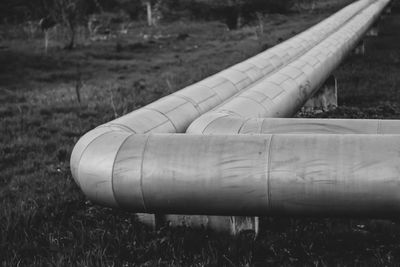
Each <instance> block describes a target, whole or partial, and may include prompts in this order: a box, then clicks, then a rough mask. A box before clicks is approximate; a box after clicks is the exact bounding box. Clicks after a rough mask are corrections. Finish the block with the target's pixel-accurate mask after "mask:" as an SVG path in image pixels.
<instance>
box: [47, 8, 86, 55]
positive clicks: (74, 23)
mask: <svg viewBox="0 0 400 267" xmlns="http://www.w3.org/2000/svg"><path fill="white" fill-rule="evenodd" d="M87 4H88V1H85V0H54V5H53V7H52V11H51V12H52V13H53V14H52V17H53V18H54V19H55V20H58V21H59V22H60V23H61V24H62V25H64V26H65V27H67V28H68V29H69V42H68V44H67V45H66V47H65V48H66V49H72V48H74V46H75V37H76V30H77V27H78V25H79V24H80V23H82V22H83V21H84V19H85V18H86V16H87V15H88V5H87Z"/></svg>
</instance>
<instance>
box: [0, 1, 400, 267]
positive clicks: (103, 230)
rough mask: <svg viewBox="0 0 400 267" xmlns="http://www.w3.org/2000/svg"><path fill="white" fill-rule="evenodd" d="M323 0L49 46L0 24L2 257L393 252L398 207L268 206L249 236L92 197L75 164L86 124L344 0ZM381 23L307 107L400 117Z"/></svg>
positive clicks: (284, 258) (388, 36) (382, 258)
mask: <svg viewBox="0 0 400 267" xmlns="http://www.w3.org/2000/svg"><path fill="white" fill-rule="evenodd" d="M16 2H17V1H16ZM321 2H322V3H328V4H329V5H330V7H328V6H327V5H322V6H320V7H319V8H320V9H319V10H318V11H316V12H315V13H308V12H306V13H300V14H299V13H291V14H288V15H276V14H275V15H269V16H268V18H265V17H263V18H262V20H261V23H262V25H263V28H264V29H267V32H261V33H260V32H259V28H260V24H259V23H260V22H257V24H250V25H249V26H246V27H243V28H241V29H239V30H236V31H228V30H227V29H226V26H225V25H224V24H222V23H220V22H214V21H210V22H201V23H200V22H193V21H187V22H185V23H180V22H170V23H168V24H161V25H160V26H159V27H157V28H147V27H145V26H143V23H140V22H137V23H136V24H134V25H133V26H132V28H131V31H130V32H129V33H128V34H127V35H125V36H122V37H121V36H119V37H118V38H114V39H107V40H103V41H98V42H90V43H85V42H83V43H82V44H81V45H80V46H79V47H78V49H75V50H73V51H65V50H62V49H61V48H60V47H61V46H60V45H59V43H60V41H59V40H58V39H57V38H53V39H52V41H51V49H49V51H48V53H47V54H44V52H43V48H42V41H41V39H39V37H40V35H39V36H33V37H29V36H27V35H26V34H25V33H24V31H23V30H22V29H21V28H20V26H15V27H13V28H12V30H10V27H11V26H10V25H8V26H7V27H5V26H4V27H2V28H1V29H0V33H1V36H2V38H1V39H0V40H1V42H0V264H1V265H3V266H24V265H34V266H53V265H55V266H71V265H72V266H131V265H141V266H154V265H161V266H170V265H173V266H188V265H194V266H241V265H247V266H250V265H252V266H265V265H271V266H276V265H280V266H281V265H283V266H292V265H307V266H335V265H347V266H359V265H360V266H365V265H367V266H371V265H372V266H376V265H384V266H388V265H392V266H396V265H398V263H399V262H400V256H399V255H400V242H399V240H400V239H399V238H400V225H399V224H398V222H397V221H389V220H388V221H383V220H366V219H357V218H352V219H329V218H324V219H321V218H263V219H262V225H261V229H262V231H261V233H260V235H259V236H258V237H257V238H256V239H255V240H253V238H254V236H253V235H252V234H250V233H243V234H242V235H240V236H239V237H237V238H232V237H229V236H226V235H224V234H215V233H211V232H207V231H197V230H191V229H186V228H178V229H169V228H163V229H159V230H157V231H152V229H150V228H148V227H146V226H144V225H142V224H140V223H139V222H137V221H136V218H135V216H134V215H133V214H129V213H124V212H121V211H118V210H112V209H108V208H103V207H100V206H97V205H93V204H92V203H90V202H89V201H87V200H86V198H85V197H84V196H83V194H82V193H81V192H80V190H79V189H78V187H77V186H76V184H75V183H74V181H73V179H72V177H71V174H70V170H69V157H70V153H71V150H72V148H73V146H74V144H75V142H76V141H77V140H78V138H79V137H80V136H82V135H83V134H84V133H85V132H86V131H88V130H89V129H91V128H93V127H95V126H97V125H99V124H101V123H104V122H106V121H109V120H110V119H112V118H114V117H115V116H120V115H122V114H124V113H127V112H129V111H131V110H133V109H136V108H139V107H141V106H143V105H145V104H147V103H149V102H151V101H154V100H156V99H158V98H159V97H161V96H163V95H166V94H169V93H171V92H173V91H176V90H178V89H180V88H182V87H184V86H185V85H188V84H191V83H193V82H195V81H197V80H200V79H202V78H204V77H206V76H208V75H210V74H212V73H215V72H216V71H218V70H221V69H223V68H225V67H227V66H229V65H232V64H234V63H235V62H238V61H241V60H243V59H245V58H247V57H249V56H251V55H253V54H256V53H258V52H259V51H260V50H261V49H262V48H267V47H269V46H272V45H275V44H276V43H278V42H280V41H281V40H283V39H287V38H288V37H290V36H292V35H294V34H295V33H297V32H299V31H301V30H304V29H306V28H308V27H309V26H310V25H312V24H315V23H316V22H317V21H319V20H321V19H322V18H323V17H326V16H327V15H328V13H331V12H332V11H333V10H334V9H338V8H339V7H340V6H342V5H343V4H345V3H347V2H346V1H333V0H332V1H321ZM0 10H3V9H2V8H0ZM380 25H381V26H382V27H381V36H380V37H378V38H376V37H375V38H369V39H368V42H367V54H366V55H365V56H363V57H362V56H355V55H353V56H350V57H349V58H348V59H347V60H346V62H344V63H343V64H342V66H341V67H340V68H339V69H338V70H337V71H336V75H337V77H338V80H339V108H338V109H337V110H335V111H331V112H327V113H322V114H318V115H315V116H318V117H332V118H386V119H388V118H397V119H399V118H400V105H399V103H400V102H399V101H400V93H399V84H400V75H399V72H400V36H399V34H398V32H399V31H400V15H399V14H398V13H396V14H392V15H391V16H389V17H388V18H386V19H385V20H383V21H382V22H381V24H380ZM145 35H146V36H147V37H146V38H145V37H144V36H145ZM394 216H395V215H394Z"/></svg>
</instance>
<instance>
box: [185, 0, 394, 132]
mask: <svg viewBox="0 0 400 267" xmlns="http://www.w3.org/2000/svg"><path fill="white" fill-rule="evenodd" d="M389 2H390V1H389V0H380V1H375V2H374V3H373V4H371V5H370V6H369V7H367V8H366V9H364V10H363V11H361V12H360V13H359V14H357V15H356V16H355V17H354V18H353V19H351V20H350V21H349V22H348V23H347V24H345V25H344V26H343V27H342V28H340V29H339V30H338V31H336V32H335V33H333V34H332V35H330V36H329V37H328V38H326V39H325V40H324V41H322V42H321V43H320V44H318V45H316V46H315V47H314V48H312V49H311V50H310V51H308V52H307V53H306V54H304V55H303V56H301V57H300V58H299V59H297V60H295V61H294V62H292V63H289V64H288V65H287V66H286V67H283V68H282V69H280V70H279V71H277V72H275V73H274V74H272V75H269V76H267V77H265V78H263V79H262V80H260V81H258V82H257V83H255V84H254V85H252V86H251V87H250V88H249V89H247V90H246V91H243V92H241V93H240V94H238V95H236V96H235V97H234V98H231V99H230V100H228V101H226V102H225V103H224V104H222V105H220V106H218V107H217V108H215V109H213V110H212V111H210V112H207V113H205V114H204V115H202V116H201V117H199V118H198V119H196V120H195V121H194V122H193V123H192V124H191V125H190V127H189V128H188V130H187V132H188V133H196V134H200V133H206V132H205V129H208V130H209V131H211V132H214V131H213V130H212V129H211V130H210V124H213V121H214V120H218V123H214V124H215V125H217V124H224V125H225V124H230V123H231V121H232V118H235V117H239V118H256V117H259V118H260V117H292V116H293V115H294V114H295V113H296V112H297V111H298V110H299V109H300V108H301V107H302V106H303V104H304V103H305V102H306V101H307V99H309V98H310V97H311V96H312V95H313V94H314V93H315V92H316V90H318V89H319V88H320V86H321V85H322V84H323V83H324V82H325V80H326V79H327V78H328V77H329V75H330V74H331V73H332V71H334V70H335V69H336V67H337V66H338V65H339V64H340V63H341V62H342V61H343V59H344V58H345V56H346V55H347V54H349V53H350V52H351V51H352V49H353V48H354V47H355V46H356V45H357V44H358V43H359V41H360V40H361V38H362V37H363V36H364V34H365V33H366V32H367V31H368V29H369V28H370V27H371V25H373V23H374V21H375V20H376V19H377V18H378V16H379V15H380V14H381V12H382V11H383V9H384V8H385V7H386V5H387V4H388V3H389ZM225 121H226V122H225ZM224 132H225V131H224Z"/></svg>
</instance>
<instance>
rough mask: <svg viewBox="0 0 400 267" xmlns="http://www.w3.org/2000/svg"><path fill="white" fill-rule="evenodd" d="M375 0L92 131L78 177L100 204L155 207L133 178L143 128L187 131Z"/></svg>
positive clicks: (77, 151) (82, 146)
mask: <svg viewBox="0 0 400 267" xmlns="http://www.w3.org/2000/svg"><path fill="white" fill-rule="evenodd" d="M370 2H371V1H359V2H356V3H354V4H352V5H350V6H348V7H346V8H345V9H343V10H342V11H340V12H338V13H337V14H335V15H333V16H332V17H330V18H328V19H327V20H325V21H323V22H322V23H320V24H318V25H317V26H314V27H313V28H311V29H309V30H308V31H306V32H304V33H302V34H300V35H297V36H295V37H294V38H292V39H290V40H288V41H287V42H284V43H282V44H281V45H278V46H276V47H274V48H272V49H270V50H268V51H266V52H263V53H261V54H259V55H257V56H255V57H253V58H251V59H249V60H247V61H245V62H243V63H239V64H237V65H235V66H233V67H231V68H229V69H227V70H225V71H222V72H220V73H218V74H216V75H214V76H212V77H210V78H207V79H205V80H203V81H201V82H199V83H197V84H194V85H192V86H189V87H187V88H185V89H182V90H181V91H178V92H176V93H175V94H172V95H170V96H167V97H164V98H162V99H160V100H159V101H156V102H155V103H152V104H150V105H148V106H146V107H144V108H142V109H139V110H137V111H135V112H132V113H130V114H128V115H125V116H123V117H121V118H119V119H116V120H114V121H111V122H109V123H107V124H104V125H102V126H100V127H98V128H96V129H94V130H92V131H90V132H88V133H87V134H86V135H84V136H83V137H82V138H81V139H80V140H79V142H78V143H77V144H76V146H75V147H74V150H73V152H72V155H71V172H72V174H73V177H74V179H75V181H76V182H77V183H78V185H79V186H80V187H81V189H82V190H83V191H84V192H85V193H86V194H87V196H88V197H89V199H91V200H93V201H95V202H96V203H100V204H103V205H107V206H112V207H122V208H128V209H129V210H135V211H136V210H138V211H140V209H136V208H134V209H132V207H131V206H130V205H131V203H135V204H134V205H139V206H140V204H137V203H142V204H143V207H142V210H145V212H151V211H149V210H147V208H146V207H145V206H144V203H145V196H144V195H143V191H142V184H141V183H142V180H141V179H140V180H139V181H138V180H137V179H136V178H134V179H132V178H131V177H137V175H138V174H139V176H140V177H142V175H143V173H142V168H143V164H144V160H143V159H142V157H143V156H144V155H145V153H144V152H145V150H146V147H147V145H148V142H149V139H148V137H146V136H142V135H140V133H168V132H170V133H175V132H183V131H185V130H186V128H187V126H188V125H189V124H190V123H191V122H192V121H193V120H194V119H195V118H197V117H199V116H200V115H202V114H204V113H205V112H207V111H208V110H210V109H211V108H213V107H215V106H217V105H219V104H220V103H222V102H223V101H225V100H226V99H228V98H229V97H232V96H233V95H234V94H237V93H238V92H241V91H245V90H247V88H248V87H249V84H251V83H254V82H256V81H258V80H260V78H262V77H266V76H267V75H270V74H271V73H273V72H274V71H277V70H278V69H280V68H281V67H282V66H284V65H286V64H288V63H289V62H291V61H293V60H295V59H297V58H298V57H299V56H301V55H302V54H304V53H305V52H306V51H307V50H309V49H310V48H311V47H313V46H315V45H316V44H318V43H319V42H321V41H322V40H323V39H324V38H326V37H327V36H328V35H329V34H331V33H332V32H334V31H335V30H337V29H338V28H339V27H341V26H342V25H343V24H344V23H345V22H347V21H348V20H349V19H351V18H352V17H353V16H354V15H355V14H357V13H358V12H359V11H360V10H362V9H363V8H365V7H366V6H367V5H368V4H369V3H370ZM174 138H175V137H174ZM176 138H178V139H179V138H181V136H179V135H178V136H176ZM132 140H133V141H132ZM177 148H178V147H177ZM138 151H140V152H142V154H141V153H139V152H138ZM168 152H170V151H168ZM124 153H125V154H124ZM169 154H170V153H169ZM170 156H171V160H173V158H174V156H173V155H172V154H170ZM124 162H125V163H124ZM200 165H201V164H200ZM118 166H124V167H123V168H122V169H121V168H119V167H118ZM177 171H178V169H177ZM126 201H128V202H126ZM210 218H211V217H210Z"/></svg>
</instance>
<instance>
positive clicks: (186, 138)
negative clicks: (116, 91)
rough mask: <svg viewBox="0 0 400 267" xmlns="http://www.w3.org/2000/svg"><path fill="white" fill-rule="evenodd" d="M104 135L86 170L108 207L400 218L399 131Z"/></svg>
mask: <svg viewBox="0 0 400 267" xmlns="http://www.w3.org/2000/svg"><path fill="white" fill-rule="evenodd" d="M103 137H104V138H102V139H101V140H100V139H99V140H96V141H94V143H93V144H92V145H91V146H89V147H88V149H87V151H86V152H85V154H84V158H85V160H88V159H91V160H90V162H91V163H92V164H91V165H89V164H88V165H82V167H81V169H80V172H79V174H80V177H82V178H84V179H82V180H81V188H82V189H83V191H84V192H85V193H86V195H87V196H88V197H89V198H90V199H92V200H96V202H100V203H102V204H104V205H107V206H112V207H116V206H119V207H122V208H124V209H125V210H128V211H132V212H145V213H170V214H207V215H240V216H265V215H277V214H279V215H288V214H290V215H312V216H317V215H318V216H338V215H341V216H346V215H351V216H373V217H375V216H376V217H386V216H397V215H398V214H399V212H400V194H399V192H400V161H399V152H400V136H399V135H353V134H348V135H337V134H336V135H329V134H327V135H302V134H291V135H285V134H277V135H185V134H158V135H140V134H139V135H137V134H128V135H124V134H122V132H120V135H116V134H115V132H109V133H107V134H106V135H104V136H103ZM100 151H101V155H99V152H100ZM171 151H174V153H173V156H171ZM113 158H115V159H114V161H113V160H110V159H113ZM109 162H113V164H110V165H108V166H107V168H105V167H101V168H99V167H100V166H105V165H106V164H105V163H109ZM111 165H112V166H111ZM94 166H96V167H97V168H94ZM105 173H106V174H105ZM100 177H102V178H106V179H107V180H106V179H100ZM111 177H112V179H111Z"/></svg>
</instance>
